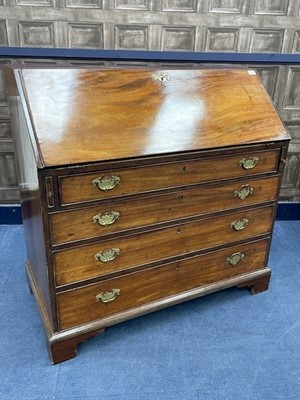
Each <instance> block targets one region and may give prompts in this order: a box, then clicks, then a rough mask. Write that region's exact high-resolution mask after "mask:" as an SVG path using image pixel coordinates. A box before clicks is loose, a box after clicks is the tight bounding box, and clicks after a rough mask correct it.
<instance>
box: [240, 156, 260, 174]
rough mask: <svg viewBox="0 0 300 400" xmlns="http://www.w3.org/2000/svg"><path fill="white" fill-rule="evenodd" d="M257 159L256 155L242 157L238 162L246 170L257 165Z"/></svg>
mask: <svg viewBox="0 0 300 400" xmlns="http://www.w3.org/2000/svg"><path fill="white" fill-rule="evenodd" d="M258 161H259V158H258V157H249V158H242V159H241V160H240V161H239V164H240V166H241V167H243V168H244V169H246V170H247V171H248V170H249V169H252V168H254V167H255V166H256V165H257V163H258Z"/></svg>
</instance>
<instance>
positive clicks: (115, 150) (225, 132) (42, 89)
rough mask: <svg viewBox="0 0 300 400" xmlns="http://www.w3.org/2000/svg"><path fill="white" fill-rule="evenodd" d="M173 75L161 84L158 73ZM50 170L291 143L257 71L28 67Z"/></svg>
mask: <svg viewBox="0 0 300 400" xmlns="http://www.w3.org/2000/svg"><path fill="white" fill-rule="evenodd" d="M159 73H162V74H165V75H166V76H167V79H166V80H165V82H163V83H161V82H159V81H157V80H155V79H153V74H155V75H154V76H157V74H159ZM20 74H21V77H22V79H23V83H24V85H23V86H24V91H25V96H26V99H27V107H28V109H29V112H30V115H31V120H32V125H33V128H34V130H35V133H36V136H37V141H38V144H39V148H40V153H41V158H42V160H43V162H44V165H45V166H59V165H65V164H76V163H86V162H93V161H99V160H115V159H123V158H128V157H139V156H145V155H153V154H165V153H172V152H178V151H181V152H182V151H193V150H199V149H210V148H220V147H224V146H231V145H237V144H238V145H242V144H250V143H259V142H266V141H278V140H284V139H288V138H289V136H288V134H287V133H286V131H285V128H284V127H283V125H282V123H281V121H280V119H279V118H278V117H277V115H276V113H275V111H274V108H273V105H272V103H271V101H270V99H269V98H268V95H267V94H266V92H265V90H264V88H263V85H262V84H261V82H260V81H259V78H258V76H257V74H256V73H254V72H253V71H252V70H251V72H250V73H249V71H248V70H237V69H232V70H230V69H216V70H211V69H210V70H204V69H201V70H200V69H195V70H191V69H190V70H184V69H181V70H175V69H174V70H154V69H152V70H151V69H140V70H139V69H98V70H95V69H93V70H88V69H86V70H84V69H21V70H20Z"/></svg>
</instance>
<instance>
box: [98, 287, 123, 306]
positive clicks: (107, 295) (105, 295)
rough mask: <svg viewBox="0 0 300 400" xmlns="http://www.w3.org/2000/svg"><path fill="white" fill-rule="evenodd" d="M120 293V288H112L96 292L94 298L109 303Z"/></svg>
mask: <svg viewBox="0 0 300 400" xmlns="http://www.w3.org/2000/svg"><path fill="white" fill-rule="evenodd" d="M120 293H121V290H120V289H113V290H112V291H111V292H101V293H99V294H97V296H96V300H97V301H101V302H102V303H110V302H111V301H114V300H115V299H116V298H117V297H118V296H119V294H120Z"/></svg>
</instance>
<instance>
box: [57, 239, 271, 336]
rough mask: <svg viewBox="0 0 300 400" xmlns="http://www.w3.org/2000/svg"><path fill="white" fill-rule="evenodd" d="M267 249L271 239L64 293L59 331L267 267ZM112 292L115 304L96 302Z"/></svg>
mask: <svg viewBox="0 0 300 400" xmlns="http://www.w3.org/2000/svg"><path fill="white" fill-rule="evenodd" d="M267 246H268V240H262V241H257V242H254V243H249V244H244V245H238V246H233V247H230V248H227V249H223V250H221V251H217V252H214V253H209V254H205V255H202V256H199V257H193V258H190V259H186V260H182V261H177V262H174V263H170V264H168V265H164V266H161V267H158V268H152V269H149V270H144V271H142V272H138V273H134V274H129V275H127V276H123V277H119V278H114V279H110V280H107V281H104V282H100V283H97V284H94V285H89V286H86V287H82V288H80V289H77V290H71V291H67V292H62V293H60V294H58V295H57V302H58V310H59V315H60V328H61V329H67V328H69V327H72V326H76V325H80V324H83V323H85V322H91V321H93V320H96V319H100V318H103V317H105V316H108V315H113V314H115V313H118V312H121V311H123V310H128V309H130V308H132V307H138V306H141V305H143V304H145V303H149V302H151V301H154V300H157V299H163V298H165V297H168V296H171V295H174V294H176V293H179V292H181V291H187V290H189V289H192V288H195V287H198V286H202V285H206V284H209V283H212V282H218V281H221V280H222V279H225V278H230V277H233V276H237V275H242V274H245V273H247V272H250V271H253V270H255V269H260V268H264V267H265V262H266V252H267ZM236 252H242V253H243V254H244V258H243V259H242V260H241V261H240V262H239V263H238V264H237V265H235V266H231V265H230V264H228V262H227V261H226V259H227V258H228V257H230V256H231V255H232V254H233V253H236ZM113 289H120V295H119V296H118V297H117V298H116V299H115V300H114V301H112V302H110V303H106V304H104V303H101V302H97V301H96V296H97V295H98V294H99V293H101V292H109V291H112V290H113Z"/></svg>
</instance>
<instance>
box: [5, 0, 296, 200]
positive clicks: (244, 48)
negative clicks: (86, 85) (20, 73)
mask: <svg viewBox="0 0 300 400" xmlns="http://www.w3.org/2000/svg"><path fill="white" fill-rule="evenodd" d="M1 46H21V47H42V48H45V47H46V48H47V47H48V48H50V47H62V48H84V49H122V50H146V51H147V50H150V51H151V50H162V51H183V52H186V51H189V52H195V51H196V52H249V53H300V0H245V1H243V0H157V1H154V0H0V47H1ZM13 61H14V62H23V63H33V62H34V61H32V60H26V59H22V60H13ZM10 62H12V60H9V59H1V58H0V203H16V202H18V190H17V179H16V174H15V165H14V155H13V149H12V142H11V133H10V121H9V113H8V107H7V102H6V94H5V82H4V78H3V72H2V70H1V65H3V64H7V63H10ZM35 62H37V61H35ZM39 62H42V63H51V64H59V65H70V64H76V63H77V64H78V63H80V61H66V60H61V61H53V60H52V61H51V60H45V59H43V60H39ZM81 63H82V64H87V62H86V61H85V62H83V61H82V62H81ZM89 64H96V65H111V64H116V63H113V62H101V61H99V62H96V61H91V62H90V63H89ZM117 64H123V65H124V64H125V63H120V62H118V63H117ZM160 65H166V63H165V64H163V63H160ZM243 66H244V65H243ZM251 67H256V68H257V69H258V70H259V72H260V74H261V76H262V79H263V82H264V84H265V86H266V88H267V90H268V92H269V94H270V96H271V97H272V99H273V101H274V103H275V105H276V108H277V110H278V111H279V113H280V115H281V117H282V119H283V121H284V122H285V124H286V126H287V128H288V130H289V132H290V134H291V136H292V142H291V145H290V150H289V157H288V163H287V166H286V169H285V175H284V182H283V188H282V192H281V199H282V200H288V201H300V65H299V66H292V65H251Z"/></svg>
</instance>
